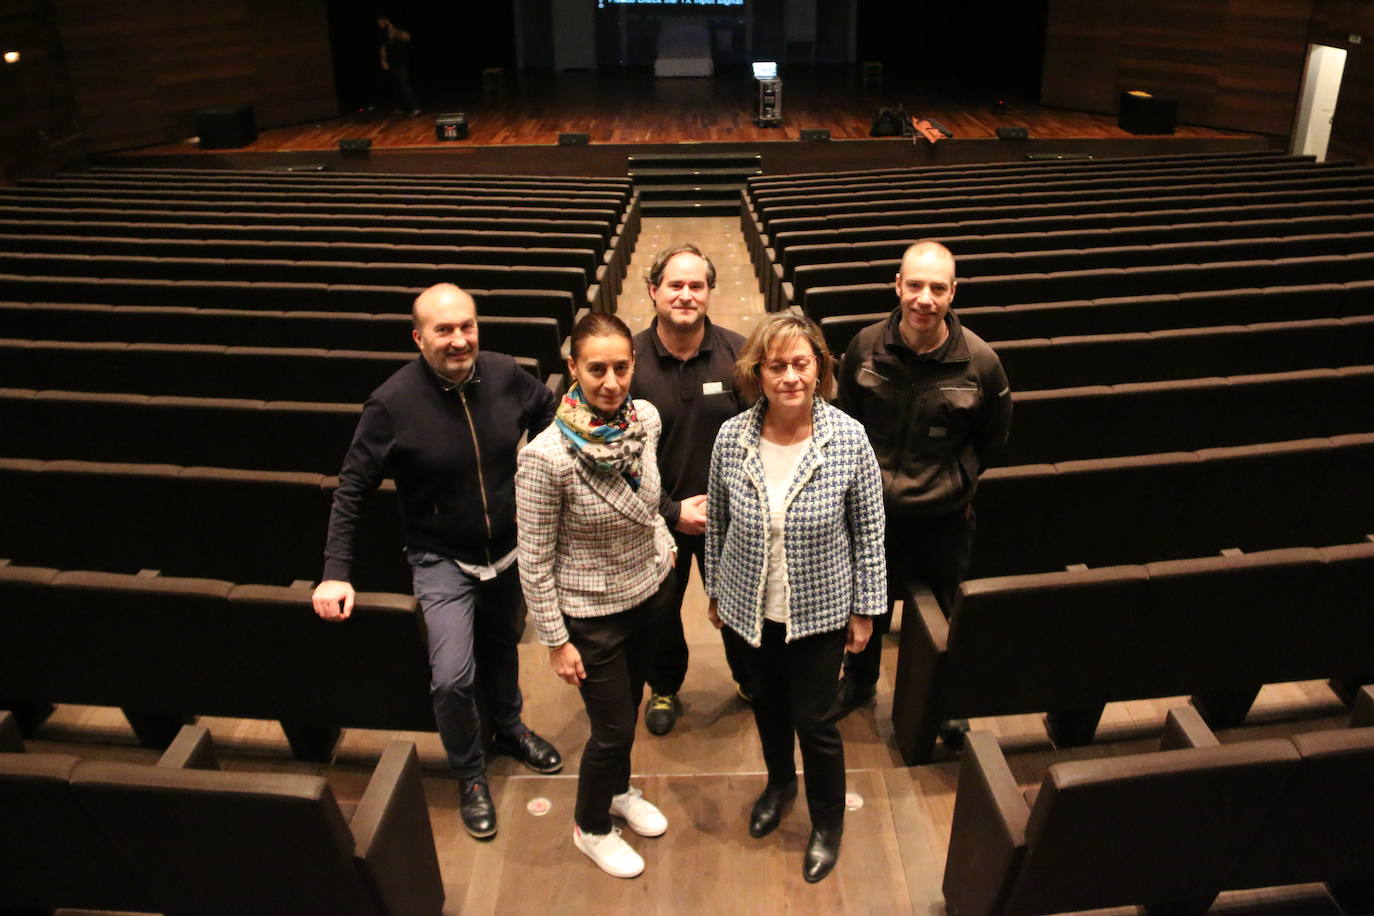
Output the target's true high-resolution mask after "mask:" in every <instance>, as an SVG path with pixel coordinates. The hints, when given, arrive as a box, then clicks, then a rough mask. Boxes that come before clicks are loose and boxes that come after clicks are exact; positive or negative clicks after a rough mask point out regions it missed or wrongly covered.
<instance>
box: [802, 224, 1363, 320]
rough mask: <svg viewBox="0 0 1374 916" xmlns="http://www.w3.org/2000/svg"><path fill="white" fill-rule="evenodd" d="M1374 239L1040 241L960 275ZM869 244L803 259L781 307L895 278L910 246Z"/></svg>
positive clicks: (1336, 248)
mask: <svg viewBox="0 0 1374 916" xmlns="http://www.w3.org/2000/svg"><path fill="white" fill-rule="evenodd" d="M913 241H914V239H913ZM1372 241H1374V232H1371V231H1368V230H1366V231H1359V232H1327V233H1314V234H1306V235H1289V234H1287V233H1284V234H1282V235H1280V236H1276V237H1268V238H1239V239H1221V240H1205V241H1192V242H1178V241H1174V242H1167V243H1162V244H1153V245H1108V246H1102V247H1096V248H1059V249H1055V248H1044V247H1041V248H1036V249H1034V250H1028V251H1017V252H1006V251H1002V252H997V251H992V252H986V253H981V254H968V255H961V256H960V257H959V277H960V283H961V284H963V285H967V284H969V283H976V282H977V281H978V280H979V279H981V278H984V277H997V276H1002V275H1006V274H1016V275H1025V274H1032V273H1053V272H1055V271H1065V270H1102V269H1109V270H1110V269H1120V268H1131V267H1160V266H1168V265H1179V264H1215V263H1219V262H1235V261H1241V262H1244V261H1259V260H1279V259H1282V258H1315V257H1322V256H1324V255H1340V254H1360V253H1363V252H1367V251H1369V250H1370V248H1371V242H1372ZM864 247H865V248H868V249H871V250H872V251H873V252H874V253H879V254H881V258H880V259H878V260H871V261H869V260H858V259H857V253H856V252H854V251H852V250H840V249H836V250H833V251H832V252H830V253H829V254H828V255H821V254H817V260H818V261H819V262H820V263H811V264H803V265H801V266H799V267H797V268H795V270H794V271H793V272H792V275H791V278H790V279H783V280H782V282H780V283H777V284H775V295H776V296H781V297H783V299H785V300H786V301H780V302H778V303H777V305H778V307H783V306H785V305H790V304H794V303H799V302H801V301H803V300H804V297H805V294H806V291H807V290H809V289H814V288H816V287H820V286H854V285H858V284H861V283H889V284H890V283H892V282H893V281H894V278H895V277H896V275H897V269H898V267H900V260H901V259H900V255H901V252H902V251H903V250H904V249H905V247H906V246H905V245H901V244H894V243H886V242H884V243H868V244H867V245H865V246H864ZM865 253H867V252H865ZM784 275H785V273H784ZM789 284H790V286H789ZM775 310H776V309H775Z"/></svg>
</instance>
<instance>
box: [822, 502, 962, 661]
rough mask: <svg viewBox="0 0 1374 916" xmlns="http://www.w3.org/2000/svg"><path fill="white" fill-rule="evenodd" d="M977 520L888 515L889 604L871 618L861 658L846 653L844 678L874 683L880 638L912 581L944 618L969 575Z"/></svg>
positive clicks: (878, 658) (960, 516) (951, 517)
mask: <svg viewBox="0 0 1374 916" xmlns="http://www.w3.org/2000/svg"><path fill="white" fill-rule="evenodd" d="M975 530H976V520H975V518H974V515H973V508H972V507H971V506H970V507H969V509H968V511H967V512H963V511H960V512H956V513H954V514H953V515H946V516H941V517H939V518H933V519H910V518H898V517H895V516H888V519H887V534H886V548H887V550H886V552H887V581H888V599H889V604H888V608H887V610H886V611H884V612H883V613H882V614H880V615H878V616H877V617H874V618H873V636H872V638H871V639H869V641H868V646H867V647H866V648H865V649H864V650H863V651H862V652H860V653H858V654H854V653H845V656H844V676H845V678H846V679H848V680H850V681H852V682H853V683H855V684H859V685H868V686H871V685H873V684H876V683H878V662H879V661H880V660H881V659H882V654H883V646H882V636H883V634H885V633H887V632H888V630H890V629H891V628H892V605H891V601H892V600H894V599H895V598H896V597H897V596H899V595H900V594H901V588H902V586H903V585H904V583H906V582H908V581H910V580H912V579H916V580H919V581H921V582H924V583H925V584H926V587H927V588H929V589H930V590H931V592H932V593H934V595H935V600H936V601H938V602H939V603H940V609H941V610H942V611H944V612H945V616H946V617H948V616H949V615H950V612H951V611H953V610H954V599H955V597H956V596H957V595H958V593H959V583H960V582H963V581H964V577H965V576H967V575H968V569H969V563H970V562H971V561H972V559H973V535H974V532H975Z"/></svg>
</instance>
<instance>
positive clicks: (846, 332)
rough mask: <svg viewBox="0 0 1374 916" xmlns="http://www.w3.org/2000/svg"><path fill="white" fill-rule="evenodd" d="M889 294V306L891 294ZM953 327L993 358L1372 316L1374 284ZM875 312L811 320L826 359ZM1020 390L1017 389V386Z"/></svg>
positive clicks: (1028, 312)
mask: <svg viewBox="0 0 1374 916" xmlns="http://www.w3.org/2000/svg"><path fill="white" fill-rule="evenodd" d="M888 294H889V295H890V296H891V297H892V302H893V304H894V306H895V303H896V301H897V300H896V296H895V295H892V287H888ZM955 311H956V312H957V314H958V315H959V321H960V322H961V323H962V324H963V325H964V326H965V327H967V328H971V329H972V330H973V331H974V332H975V333H976V334H978V336H979V337H982V338H983V339H984V340H986V341H989V342H991V343H993V344H995V345H998V346H997V349H998V350H999V352H1000V350H1001V349H1002V347H1001V346H1000V342H1003V341H1017V340H1027V339H1033V338H1041V339H1044V338H1064V337H1070V336H1092V335H1105V334H1137V333H1148V332H1154V331H1187V330H1190V329H1198V328H1214V327H1220V326H1223V325H1252V324H1262V323H1268V322H1281V321H1307V320H1320V319H1323V318H1330V319H1344V318H1362V317H1365V316H1368V315H1371V314H1374V280H1356V281H1353V282H1351V283H1303V284H1295V285H1292V286H1268V287H1251V288H1241V289H1224V290H1201V291H1193V292H1184V293H1158V294H1155V295H1151V296H1104V297H1101V298H1092V299H1070V300H1066V301H1063V302H1032V303H1028V304H1026V305H1008V306H1001V305H986V306H980V307H978V308H958V309H955ZM891 313H892V309H891V308H890V307H889V308H882V309H880V310H877V311H873V312H868V313H864V314H837V315H827V316H824V317H821V318H819V319H818V323H819V324H820V326H821V331H822V333H824V334H825V340H826V344H827V345H828V346H829V347H830V350H831V352H832V353H835V354H837V355H839V354H843V353H844V351H845V348H846V347H848V346H849V341H850V340H851V339H853V337H854V335H855V334H857V333H858V332H859V331H861V330H862V329H863V328H865V327H867V326H868V325H870V324H873V323H874V322H877V321H881V320H883V319H885V318H887V317H888V316H889V315H891ZM1018 384H1019V383H1018Z"/></svg>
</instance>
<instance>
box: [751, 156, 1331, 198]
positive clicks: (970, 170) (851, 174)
mask: <svg viewBox="0 0 1374 916" xmlns="http://www.w3.org/2000/svg"><path fill="white" fill-rule="evenodd" d="M1291 158H1292V157H1288V156H1286V154H1285V153H1284V152H1283V151H1282V150H1276V149H1249V150H1240V149H1232V150H1223V151H1220V152H1212V153H1166V154H1152V155H1145V156H1114V157H1112V158H1109V159H1097V158H1094V157H1087V158H1083V159H1048V160H1046V159H1041V160H1026V161H1025V162H1014V163H1008V162H959V163H954V164H951V165H930V166H924V167H922V168H921V170H920V174H922V175H931V176H940V175H956V174H957V175H970V176H976V175H980V174H1000V173H1004V172H1006V171H1007V170H1008V169H1026V170H1027V172H1026V174H1034V173H1036V172H1038V171H1039V170H1041V169H1045V170H1047V171H1055V172H1057V171H1062V170H1063V169H1065V168H1066V167H1067V168H1074V169H1093V170H1096V171H1097V172H1099V173H1100V174H1104V175H1105V174H1110V173H1112V172H1120V171H1126V172H1135V171H1141V170H1143V169H1158V168H1163V169H1169V168H1176V167H1177V166H1179V165H1194V166H1201V165H1205V164H1208V163H1211V164H1223V163H1232V164H1239V163H1244V162H1252V163H1253V162H1260V161H1268V162H1282V161H1284V160H1286V159H1291ZM1304 158H1305V157H1304ZM911 174H912V169H911V167H910V166H887V167H884V168H867V169H842V170H837V171H825V172H792V173H789V174H786V175H758V176H755V177H753V178H751V179H750V180H749V187H750V189H751V190H754V189H757V190H760V191H764V190H773V189H777V188H805V187H807V186H812V187H820V188H832V187H842V186H847V185H852V184H864V183H866V182H870V181H873V180H876V179H882V178H889V177H897V178H905V177H908V176H910V175H911Z"/></svg>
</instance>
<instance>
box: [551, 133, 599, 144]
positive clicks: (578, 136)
mask: <svg viewBox="0 0 1374 916" xmlns="http://www.w3.org/2000/svg"><path fill="white" fill-rule="evenodd" d="M590 142H592V138H591V137H590V136H589V135H587V134H582V133H562V134H559V135H558V145H559V146H586V145H587V144H588V143H590Z"/></svg>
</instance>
